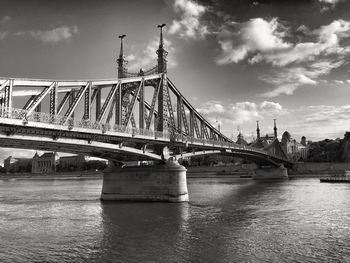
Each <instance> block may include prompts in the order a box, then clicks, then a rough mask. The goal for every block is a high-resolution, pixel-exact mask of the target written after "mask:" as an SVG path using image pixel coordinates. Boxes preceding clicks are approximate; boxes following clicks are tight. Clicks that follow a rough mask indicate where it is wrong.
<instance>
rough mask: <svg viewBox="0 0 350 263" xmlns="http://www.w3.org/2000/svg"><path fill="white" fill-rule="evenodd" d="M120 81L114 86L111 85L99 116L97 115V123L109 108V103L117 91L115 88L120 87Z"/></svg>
mask: <svg viewBox="0 0 350 263" xmlns="http://www.w3.org/2000/svg"><path fill="white" fill-rule="evenodd" d="M120 85H121V84H120V81H119V82H118V84H116V85H113V86H112V88H111V90H110V91H109V93H108V95H107V98H106V101H105V102H104V103H103V106H102V109H101V112H100V114H99V115H98V117H97V120H96V121H97V122H101V121H102V119H103V117H104V115H105V114H106V111H107V108H109V106H110V104H111V102H112V98H113V96H114V94H115V92H116V90H117V87H118V86H120Z"/></svg>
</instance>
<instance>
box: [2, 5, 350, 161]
mask: <svg viewBox="0 0 350 263" xmlns="http://www.w3.org/2000/svg"><path fill="white" fill-rule="evenodd" d="M0 7H1V8H0V57H1V59H0V77H20V78H43V79H59V80H66V79H108V78H115V77H116V76H117V65H116V58H117V56H118V53H119V39H118V37H117V36H118V35H120V34H126V38H125V52H124V53H125V55H126V58H127V60H128V61H129V63H128V68H129V70H131V71H138V70H139V69H140V68H144V69H148V68H151V67H153V66H154V65H155V64H156V54H155V50H156V49H157V44H158V39H159V30H158V29H157V25H158V24H160V23H166V25H167V26H166V28H165V32H164V36H165V39H166V41H165V48H166V49H167V50H168V52H169V56H168V60H169V61H168V77H169V78H170V79H171V80H172V82H173V83H174V84H175V85H176V86H177V88H178V89H179V90H180V91H181V92H182V94H183V95H184V96H185V97H186V98H187V99H188V100H189V101H190V102H191V104H192V105H193V106H194V107H195V108H196V109H197V110H198V111H199V112H200V113H201V114H202V115H203V116H205V117H206V118H207V119H208V120H209V121H210V122H211V123H212V124H213V125H217V124H218V123H220V128H221V131H222V132H223V133H224V134H225V135H227V136H228V137H233V138H236V136H237V134H238V131H241V132H242V134H243V135H244V136H245V137H246V139H248V140H251V139H252V138H253V137H254V136H256V131H255V129H256V121H257V120H259V123H260V129H261V133H262V134H266V133H269V134H271V133H273V119H276V120H277V127H278V133H279V137H281V135H282V133H283V132H284V131H289V133H290V134H291V135H292V137H293V138H295V139H296V140H298V141H299V140H300V138H301V136H306V138H307V140H313V141H317V140H322V139H325V138H329V139H335V138H337V137H339V138H343V136H344V133H345V132H346V131H347V130H349V129H350V101H349V97H350V96H349V95H350V65H349V57H350V1H346V0H289V1H288V0H256V1H253V0H202V1H194V0H164V1H162V0H147V1H144V0H118V1H115V0H103V1H93V0H74V1H68V0H50V1H46V0H41V1H39V0H31V1H24V0H16V1H13V0H10V1H7V0H0ZM11 151H12V152H13V153H16V154H24V153H23V151H17V152H16V151H13V150H11ZM9 153H11V152H9V151H8V150H6V151H5V150H2V151H0V159H1V157H2V156H5V155H7V156H8V155H9ZM16 154H15V155H16Z"/></svg>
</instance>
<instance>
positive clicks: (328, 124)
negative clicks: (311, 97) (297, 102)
mask: <svg viewBox="0 0 350 263" xmlns="http://www.w3.org/2000/svg"><path fill="white" fill-rule="evenodd" d="M295 112H296V113H297V112H302V114H303V118H302V119H301V120H297V121H292V122H290V123H289V124H285V125H284V128H285V129H287V130H290V131H291V133H292V134H295V135H298V136H303V135H305V136H307V137H308V138H311V139H313V140H321V139H325V138H337V137H340V138H342V137H343V135H344V133H345V131H347V130H348V129H349V125H348V120H349V119H350V105H342V106H334V105H317V106H307V107H302V108H299V109H297V110H295Z"/></svg>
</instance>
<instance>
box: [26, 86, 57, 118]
mask: <svg viewBox="0 0 350 263" xmlns="http://www.w3.org/2000/svg"><path fill="white" fill-rule="evenodd" d="M55 85H56V82H52V83H51V85H50V86H47V87H45V88H44V89H43V90H42V91H41V93H40V94H39V95H38V96H36V98H35V100H34V101H33V103H32V104H31V105H30V107H29V108H28V110H27V113H26V116H29V115H30V114H31V113H32V112H33V111H34V110H35V109H36V108H37V107H38V105H39V104H40V103H41V102H42V100H43V99H44V98H45V96H46V95H47V94H49V92H50V91H51V90H52V89H53V88H54V87H55Z"/></svg>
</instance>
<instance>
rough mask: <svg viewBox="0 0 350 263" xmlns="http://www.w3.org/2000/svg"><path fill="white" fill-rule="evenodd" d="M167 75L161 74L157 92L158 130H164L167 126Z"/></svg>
mask: <svg viewBox="0 0 350 263" xmlns="http://www.w3.org/2000/svg"><path fill="white" fill-rule="evenodd" d="M166 91H167V77H166V74H165V73H163V74H162V84H161V88H160V90H159V93H158V125H157V130H158V131H164V130H166V129H167V128H168V111H167V96H166Z"/></svg>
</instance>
